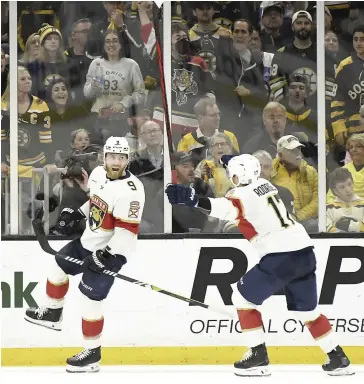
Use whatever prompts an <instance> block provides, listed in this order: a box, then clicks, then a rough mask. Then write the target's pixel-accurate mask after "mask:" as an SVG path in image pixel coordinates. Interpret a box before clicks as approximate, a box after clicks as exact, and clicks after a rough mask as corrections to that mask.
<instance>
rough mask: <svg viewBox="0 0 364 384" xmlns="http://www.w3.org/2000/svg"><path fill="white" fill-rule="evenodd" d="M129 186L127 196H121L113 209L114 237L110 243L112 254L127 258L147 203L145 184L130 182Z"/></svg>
mask: <svg viewBox="0 0 364 384" xmlns="http://www.w3.org/2000/svg"><path fill="white" fill-rule="evenodd" d="M128 186H129V187H130V191H128V194H127V196H120V197H119V198H118V200H117V201H116V204H115V206H114V208H113V211H112V218H113V222H114V235H113V236H112V238H111V239H110V241H109V243H108V249H109V252H110V253H111V254H113V255H123V256H125V257H126V258H127V257H128V255H129V254H130V250H131V247H132V246H133V245H134V243H135V240H136V239H137V235H138V232H139V224H140V222H141V219H142V214H143V209H144V203H145V193H144V187H143V184H142V183H134V181H132V180H130V181H129V182H128Z"/></svg>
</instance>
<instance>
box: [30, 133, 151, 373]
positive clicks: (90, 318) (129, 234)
mask: <svg viewBox="0 0 364 384" xmlns="http://www.w3.org/2000/svg"><path fill="white" fill-rule="evenodd" d="M129 160H130V148H129V145H128V141H127V140H126V139H125V138H124V137H113V136H112V137H110V138H109V139H108V140H107V141H106V143H105V146H104V164H105V165H104V166H99V167H97V168H95V169H94V170H93V171H92V173H91V175H90V177H89V179H88V187H89V195H90V200H89V201H87V202H86V203H85V204H84V205H82V207H81V208H80V209H79V210H78V211H74V210H73V209H71V208H64V209H63V210H62V212H61V216H60V219H59V221H58V223H57V225H56V228H57V230H58V231H59V232H61V233H65V234H66V233H67V234H70V232H72V228H73V225H74V223H75V222H78V221H81V220H83V219H86V220H87V221H88V225H86V229H85V231H84V233H83V235H82V236H81V238H77V239H75V240H73V241H71V242H69V243H68V244H67V245H66V246H65V247H63V248H62V249H61V250H60V254H63V255H69V256H71V257H73V258H75V259H78V260H82V261H83V262H84V264H83V266H80V265H78V264H73V263H69V262H67V261H66V260H64V259H60V258H58V257H55V259H54V260H55V261H54V263H53V265H52V268H51V269H50V271H49V274H48V279H47V286H46V293H47V297H48V302H47V303H46V305H45V306H44V307H37V308H29V309H28V310H27V311H26V314H25V319H26V320H27V321H29V322H31V323H33V324H36V325H41V326H44V327H47V328H50V329H54V330H61V321H62V311H63V305H64V298H65V296H66V293H67V291H68V287H69V281H68V275H78V274H80V273H82V279H81V282H80V284H79V289H80V291H81V295H80V298H79V299H78V302H77V305H80V306H81V312H82V333H83V337H84V350H83V351H82V352H80V353H78V354H76V355H75V356H73V357H70V358H68V359H67V368H66V370H67V371H68V372H97V371H98V370H99V362H100V360H101V341H100V337H101V333H102V330H103V325H104V317H103V308H102V301H103V300H104V299H106V298H107V296H108V294H109V291H110V289H111V287H112V286H113V284H114V277H112V276H110V275H109V274H106V273H104V271H105V270H109V271H112V272H118V271H119V270H120V269H121V267H122V266H123V265H124V264H126V262H127V261H129V260H130V259H131V257H132V254H133V252H134V250H135V249H134V248H135V246H136V242H137V235H138V232H139V224H140V221H141V217H142V214H143V209H144V202H145V193H144V187H143V184H142V183H141V181H140V180H139V179H137V178H136V177H135V176H134V175H132V174H131V173H130V172H129V171H128V170H127V169H126V168H127V166H128V163H129Z"/></svg>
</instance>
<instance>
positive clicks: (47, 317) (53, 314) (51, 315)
mask: <svg viewBox="0 0 364 384" xmlns="http://www.w3.org/2000/svg"><path fill="white" fill-rule="evenodd" d="M62 311H63V308H56V309H53V308H47V307H45V306H43V307H37V308H28V309H27V310H26V312H25V316H24V319H25V320H26V321H29V323H33V324H37V325H41V326H42V327H46V328H49V329H53V330H55V331H61V330H62Z"/></svg>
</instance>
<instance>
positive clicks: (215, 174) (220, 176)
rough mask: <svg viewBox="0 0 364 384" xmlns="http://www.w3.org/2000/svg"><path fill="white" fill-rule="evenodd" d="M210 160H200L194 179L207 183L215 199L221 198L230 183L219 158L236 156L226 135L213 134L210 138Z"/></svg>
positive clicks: (230, 185)
mask: <svg viewBox="0 0 364 384" xmlns="http://www.w3.org/2000/svg"><path fill="white" fill-rule="evenodd" d="M211 152H212V158H211V159H210V160H202V161H201V162H200V163H199V164H198V166H197V167H196V170H195V177H196V178H199V179H202V180H203V181H204V182H205V183H208V184H209V185H210V187H211V189H212V192H213V193H214V196H215V197H223V196H225V193H226V192H227V190H228V189H229V188H231V187H232V184H231V181H230V180H229V178H228V177H227V175H226V170H225V168H224V167H223V165H222V164H220V159H221V156H223V155H234V154H237V153H236V151H235V149H234V146H233V144H232V141H231V139H230V137H229V136H228V135H226V134H225V133H222V132H218V133H215V134H214V135H213V136H212V137H211Z"/></svg>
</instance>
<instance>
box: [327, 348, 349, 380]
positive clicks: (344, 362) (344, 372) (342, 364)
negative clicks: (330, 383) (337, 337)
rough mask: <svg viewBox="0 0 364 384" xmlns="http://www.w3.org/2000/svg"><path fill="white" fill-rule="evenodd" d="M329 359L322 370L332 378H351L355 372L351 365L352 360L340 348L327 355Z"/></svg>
mask: <svg viewBox="0 0 364 384" xmlns="http://www.w3.org/2000/svg"><path fill="white" fill-rule="evenodd" d="M327 356H328V358H327V361H326V362H325V364H324V365H323V366H322V369H323V370H324V371H325V372H326V373H327V374H328V375H330V376H349V375H354V374H355V372H354V371H353V369H352V368H351V367H349V365H350V360H349V359H348V358H347V356H346V355H345V352H344V351H343V350H342V348H341V347H340V346H337V347H336V348H335V349H333V350H332V351H331V352H329V353H328V354H327Z"/></svg>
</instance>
